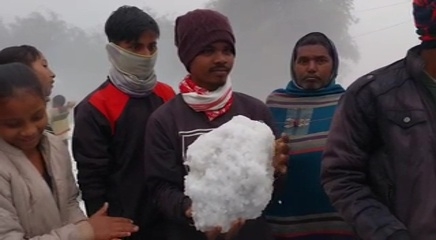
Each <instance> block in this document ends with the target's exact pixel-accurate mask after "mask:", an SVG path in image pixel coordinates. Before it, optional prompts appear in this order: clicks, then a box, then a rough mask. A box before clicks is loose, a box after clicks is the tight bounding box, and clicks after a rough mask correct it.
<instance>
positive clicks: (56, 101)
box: [52, 95, 67, 107]
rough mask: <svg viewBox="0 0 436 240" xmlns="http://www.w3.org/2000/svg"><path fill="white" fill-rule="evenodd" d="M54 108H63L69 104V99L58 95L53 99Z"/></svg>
mask: <svg viewBox="0 0 436 240" xmlns="http://www.w3.org/2000/svg"><path fill="white" fill-rule="evenodd" d="M52 101H53V106H54V107H62V106H64V105H65V103H66V102H67V99H65V97H64V96H63V95H56V96H54V97H53V99H52Z"/></svg>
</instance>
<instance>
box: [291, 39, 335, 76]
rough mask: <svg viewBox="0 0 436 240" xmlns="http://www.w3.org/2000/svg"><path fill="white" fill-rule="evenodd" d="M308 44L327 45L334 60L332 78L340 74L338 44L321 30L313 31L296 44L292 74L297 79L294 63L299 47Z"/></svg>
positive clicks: (292, 61)
mask: <svg viewBox="0 0 436 240" xmlns="http://www.w3.org/2000/svg"><path fill="white" fill-rule="evenodd" d="M308 45H321V46H323V47H325V48H326V49H327V51H328V53H329V55H330V57H331V58H332V60H333V70H332V76H331V78H332V79H334V78H336V76H337V75H338V70H339V56H338V51H337V50H336V46H335V44H334V43H333V41H332V40H330V38H328V37H327V36H326V35H325V34H324V33H320V32H311V33H309V34H307V35H305V36H303V37H302V38H300V39H299V40H298V41H297V43H296V44H295V47H294V51H293V53H292V59H291V75H292V78H293V79H295V73H294V68H293V67H292V66H293V65H294V62H295V60H296V59H297V57H298V56H297V55H298V54H297V52H298V48H300V47H303V46H308Z"/></svg>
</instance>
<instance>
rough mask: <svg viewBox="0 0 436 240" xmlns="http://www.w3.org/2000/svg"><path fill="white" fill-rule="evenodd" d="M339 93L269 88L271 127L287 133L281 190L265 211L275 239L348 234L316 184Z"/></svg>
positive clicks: (314, 238)
mask: <svg viewBox="0 0 436 240" xmlns="http://www.w3.org/2000/svg"><path fill="white" fill-rule="evenodd" d="M341 95H342V93H333V94H327V95H323V96H319V95H318V96H304V97H301V96H299V97H297V96H292V95H289V94H286V93H283V92H282V93H280V92H274V93H272V94H271V95H270V96H269V97H268V99H267V105H268V106H269V108H270V110H271V111H272V113H273V116H274V121H275V123H276V127H277V128H278V130H280V131H281V132H283V133H286V134H287V135H289V136H290V138H291V142H290V147H291V152H290V156H289V171H288V174H287V177H286V183H285V187H284V190H283V191H282V193H280V194H279V195H278V198H277V199H274V201H273V202H272V203H271V205H270V206H269V207H268V209H267V210H266V216H267V219H268V221H269V223H270V224H271V226H272V228H273V231H274V234H275V237H276V239H277V240H284V239H304V240H318V239H319V240H321V239H322V240H326V239H338V240H339V239H344V240H345V239H354V238H353V237H352V235H353V234H352V230H351V228H350V227H349V226H348V225H347V224H346V223H345V222H344V221H343V220H342V218H341V217H340V216H339V215H338V214H337V213H336V211H335V210H334V209H333V207H332V206H331V204H330V201H329V199H328V198H327V196H326V194H325V193H324V190H323V188H322V186H321V183H320V165H321V159H322V152H323V150H324V146H325V142H326V139H327V134H328V132H329V128H330V123H331V120H332V117H333V114H334V111H335V109H336V105H337V102H338V100H339V98H340V96H341Z"/></svg>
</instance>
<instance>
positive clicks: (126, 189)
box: [73, 80, 175, 225]
mask: <svg viewBox="0 0 436 240" xmlns="http://www.w3.org/2000/svg"><path fill="white" fill-rule="evenodd" d="M174 96H175V93H174V91H173V89H172V88H171V87H170V86H168V85H166V84H164V83H158V84H157V86H156V87H155V89H154V91H153V93H151V94H150V95H148V96H146V97H143V98H134V97H130V96H129V95H127V94H125V93H123V92H121V91H120V90H119V89H118V88H116V87H115V86H114V85H113V84H112V83H110V81H109V80H107V81H106V82H105V83H103V84H102V85H101V86H100V87H98V88H97V89H96V90H95V91H94V92H92V93H91V94H90V95H88V96H87V97H86V98H85V99H84V100H82V101H81V102H80V103H79V104H78V106H77V107H76V108H75V114H74V120H75V121H74V123H75V127H74V134H73V155H74V159H75V161H76V162H77V168H78V183H79V186H80V190H81V192H82V197H83V200H84V201H85V206H86V211H87V213H88V215H89V216H90V215H92V214H94V213H95V212H96V211H98V210H99V209H100V208H101V207H102V206H103V204H104V203H105V202H108V203H109V215H111V216H122V217H127V218H130V219H132V220H134V221H135V222H136V223H137V224H141V225H143V224H146V223H145V222H144V221H145V219H146V218H147V216H146V215H147V211H149V210H147V209H146V208H147V206H146V205H147V199H148V198H147V196H146V192H145V183H144V171H143V169H144V166H143V165H144V160H143V155H144V152H145V151H146V149H145V148H146V146H144V136H145V126H146V124H147V121H148V118H149V116H150V115H151V114H152V113H153V112H154V110H156V109H157V108H158V107H160V106H161V105H162V104H164V103H165V102H166V101H168V100H170V99H172V98H173V97H174Z"/></svg>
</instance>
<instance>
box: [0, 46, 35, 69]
mask: <svg viewBox="0 0 436 240" xmlns="http://www.w3.org/2000/svg"><path fill="white" fill-rule="evenodd" d="M40 57H41V53H40V52H39V51H38V49H36V48H35V47H33V46H29V45H21V46H12V47H7V48H4V49H3V50H1V51H0V64H7V63H14V62H19V63H23V64H26V65H27V66H29V67H30V66H32V63H33V62H35V61H36V60H38V58H40Z"/></svg>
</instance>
